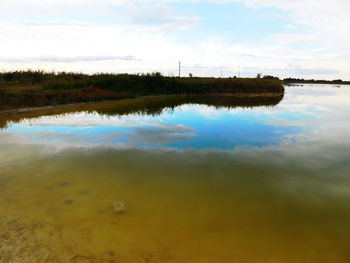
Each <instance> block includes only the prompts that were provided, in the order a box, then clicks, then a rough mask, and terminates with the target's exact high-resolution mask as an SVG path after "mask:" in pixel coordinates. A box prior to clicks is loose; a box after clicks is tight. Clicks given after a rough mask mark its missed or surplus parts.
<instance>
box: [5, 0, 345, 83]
mask: <svg viewBox="0 0 350 263" xmlns="http://www.w3.org/2000/svg"><path fill="white" fill-rule="evenodd" d="M349 12H350V1H348V0H332V1H330V0H293V1H286V0H208V1H200V0H74V1H71V0H46V1H39V0H0V47H1V49H0V70H3V71H4V70H14V69H28V68H31V69H44V70H55V71H62V70H65V71H78V72H86V73H95V72H129V73H139V72H152V71H160V72H162V73H163V74H165V75H172V74H174V75H175V74H177V64H178V61H179V60H181V62H182V65H183V74H186V75H187V74H188V73H190V72H192V73H193V74H194V75H196V76H216V77H217V76H220V75H221V74H223V76H233V75H238V74H239V73H238V72H241V73H240V74H241V76H244V77H253V76H255V75H256V74H257V73H258V72H261V73H263V74H271V75H276V76H279V77H289V76H293V77H305V78H322V79H336V78H342V79H350V49H349V46H350V34H349V28H350V16H349Z"/></svg>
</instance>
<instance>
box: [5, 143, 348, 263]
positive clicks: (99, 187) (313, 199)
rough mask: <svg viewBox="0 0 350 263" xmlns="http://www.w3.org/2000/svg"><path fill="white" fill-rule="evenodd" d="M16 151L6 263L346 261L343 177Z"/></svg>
mask: <svg viewBox="0 0 350 263" xmlns="http://www.w3.org/2000/svg"><path fill="white" fill-rule="evenodd" d="M17 152H20V151H17ZM25 152H26V151H25ZM33 152H34V151H33ZM21 154H22V155H21V158H22V159H25V158H27V159H28V160H27V161H24V160H23V161H22V162H21V165H20V166H13V167H12V168H13V169H12V170H11V171H9V172H7V173H6V174H3V173H2V172H0V178H2V177H4V178H7V180H6V181H5V182H4V185H3V189H2V191H1V192H0V207H1V210H0V220H1V226H0V233H1V235H0V238H1V239H0V244H1V246H0V258H1V262H286V263H289V262H293V263H294V262H315V263H316V262H317V263H318V262H344V263H345V262H349V259H350V252H349V251H350V245H349V244H350V243H349V240H350V239H349V237H350V228H349V227H348V222H349V220H350V209H349V205H348V204H349V202H348V201H349V196H348V195H344V194H342V193H337V192H334V191H332V190H331V189H330V188H329V186H330V185H332V181H331V180H330V178H332V180H334V179H336V178H337V180H339V181H338V182H337V185H338V184H348V181H344V180H345V179H344V178H343V179H341V177H339V174H338V172H339V171H335V172H334V173H333V172H332V171H327V172H325V171H324V170H323V168H324V167H322V169H309V168H308V167H304V166H302V165H299V166H298V167H296V166H294V165H293V164H291V165H289V164H288V163H284V164H275V165H273V166H272V165H271V163H268V162H265V163H264V162H256V161H253V160H252V159H249V158H244V157H242V156H240V158H238V157H237V156H233V155H230V154H224V153H210V152H207V153H198V152H192V151H182V152H173V151H147V150H144V151H141V150H127V151H126V150H125V151H120V150H103V149H100V150H96V149H95V150H93V151H92V150H91V151H90V150H74V151H63V152H60V153H56V154H48V155H46V154H47V153H45V152H42V153H40V152H38V153H37V154H35V155H33V153H31V154H29V151H28V152H27V153H21ZM66 182H69V183H68V184H66ZM62 184H64V185H62ZM67 200H74V202H72V203H71V204H69V205H67V204H65V201H67ZM118 200H121V201H122V202H123V203H124V204H125V205H126V206H127V211H125V212H124V213H123V214H118V213H116V212H115V211H114V208H113V205H112V204H113V202H115V201H118Z"/></svg>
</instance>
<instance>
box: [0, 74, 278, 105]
mask: <svg viewBox="0 0 350 263" xmlns="http://www.w3.org/2000/svg"><path fill="white" fill-rule="evenodd" d="M283 92H284V88H283V85H282V82H281V81H280V80H276V79H243V78H220V79H218V78H177V77H164V76H162V75H160V74H159V73H153V74H145V75H130V74H95V75H86V74H76V73H46V72H41V71H17V72H6V73H0V110H4V109H13V108H23V107H38V106H48V105H59V104H67V103H77V102H88V101H101V100H110V99H124V98H135V97H139V96H147V95H170V94H209V93H215V94H217V93H226V94H242V93H247V94H248V93H250V94H252V93H255V94H256V93H259V94H262V93H277V94H281V93H283Z"/></svg>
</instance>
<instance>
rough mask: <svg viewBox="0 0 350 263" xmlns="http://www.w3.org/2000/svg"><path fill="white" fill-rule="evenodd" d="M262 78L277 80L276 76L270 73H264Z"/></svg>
mask: <svg viewBox="0 0 350 263" xmlns="http://www.w3.org/2000/svg"><path fill="white" fill-rule="evenodd" d="M263 78H264V79H276V80H279V78H278V77H274V76H270V75H265V76H264V77H263Z"/></svg>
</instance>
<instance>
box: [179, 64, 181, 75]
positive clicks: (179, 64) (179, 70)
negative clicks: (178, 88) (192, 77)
mask: <svg viewBox="0 0 350 263" xmlns="http://www.w3.org/2000/svg"><path fill="white" fill-rule="evenodd" d="M180 77H181V61H179V78H180Z"/></svg>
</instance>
